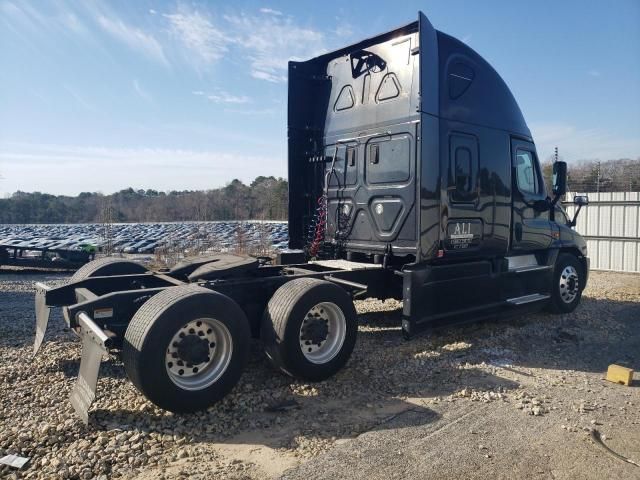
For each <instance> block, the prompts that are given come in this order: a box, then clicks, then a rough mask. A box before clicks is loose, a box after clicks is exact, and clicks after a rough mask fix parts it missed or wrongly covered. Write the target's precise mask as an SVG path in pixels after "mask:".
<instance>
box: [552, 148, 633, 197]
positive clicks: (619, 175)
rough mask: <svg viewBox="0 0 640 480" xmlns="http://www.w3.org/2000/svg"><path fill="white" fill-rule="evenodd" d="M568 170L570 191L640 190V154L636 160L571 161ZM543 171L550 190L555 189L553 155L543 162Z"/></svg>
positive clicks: (568, 187)
mask: <svg viewBox="0 0 640 480" xmlns="http://www.w3.org/2000/svg"><path fill="white" fill-rule="evenodd" d="M560 159H561V158H560ZM567 170H568V173H567V189H568V191H570V192H579V193H582V192H584V193H593V192H640V157H638V158H636V159H635V160H632V159H627V158H624V159H619V160H607V161H604V162H601V161H599V160H588V161H579V162H571V163H569V165H568V166H567ZM542 172H543V177H544V180H545V183H546V185H547V191H548V192H551V182H552V180H551V178H552V172H553V157H550V158H548V159H547V161H545V162H544V163H543V165H542Z"/></svg>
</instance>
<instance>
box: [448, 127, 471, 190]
mask: <svg viewBox="0 0 640 480" xmlns="http://www.w3.org/2000/svg"><path fill="white" fill-rule="evenodd" d="M477 175H478V142H477V139H476V138H475V137H474V136H472V135H465V134H462V133H456V134H453V135H451V137H450V151H449V187H448V190H449V192H450V193H449V195H450V198H451V201H452V202H475V201H476V199H477V196H478V192H477V190H476V178H477Z"/></svg>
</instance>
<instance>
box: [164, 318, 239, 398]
mask: <svg viewBox="0 0 640 480" xmlns="http://www.w3.org/2000/svg"><path fill="white" fill-rule="evenodd" d="M232 353H233V341H232V340H231V333H230V332H229V330H228V329H227V327H226V326H225V325H224V324H223V323H222V322H220V321H219V320H216V319H214V318H201V319H197V320H192V321H191V322H189V323H187V324H185V325H183V326H182V327H181V328H180V329H179V330H178V331H177V332H176V333H175V334H174V335H173V337H172V338H171V340H170V342H169V345H168V346H167V350H166V354H165V367H166V369H167V373H168V374H169V379H170V380H171V381H172V382H173V383H174V384H175V385H177V386H178V387H180V388H183V389H185V390H202V389H204V388H207V387H208V386H210V385H211V384H213V383H214V382H216V381H217V380H218V379H219V378H220V376H221V375H222V374H223V373H224V372H225V371H226V369H227V367H228V366H229V362H230V361H231V355H232Z"/></svg>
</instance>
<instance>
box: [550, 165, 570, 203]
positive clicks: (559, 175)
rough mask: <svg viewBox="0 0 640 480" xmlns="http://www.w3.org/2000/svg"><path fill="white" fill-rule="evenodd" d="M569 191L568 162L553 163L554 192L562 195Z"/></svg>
mask: <svg viewBox="0 0 640 480" xmlns="http://www.w3.org/2000/svg"><path fill="white" fill-rule="evenodd" d="M565 193H567V162H561V161H558V162H554V164H553V194H554V195H555V196H556V197H561V196H563V195H564V194H565Z"/></svg>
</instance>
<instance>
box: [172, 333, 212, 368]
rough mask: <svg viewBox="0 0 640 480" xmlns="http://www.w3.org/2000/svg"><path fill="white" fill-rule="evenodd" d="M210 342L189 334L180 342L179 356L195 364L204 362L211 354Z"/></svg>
mask: <svg viewBox="0 0 640 480" xmlns="http://www.w3.org/2000/svg"><path fill="white" fill-rule="evenodd" d="M209 348H210V347H209V342H207V340H205V339H203V338H200V337H198V336H197V335H188V336H186V337H184V338H183V339H182V340H181V341H180V342H179V343H178V358H180V360H183V361H185V362H187V363H191V364H194V365H197V364H200V363H204V362H206V361H207V357H208V356H209Z"/></svg>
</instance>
